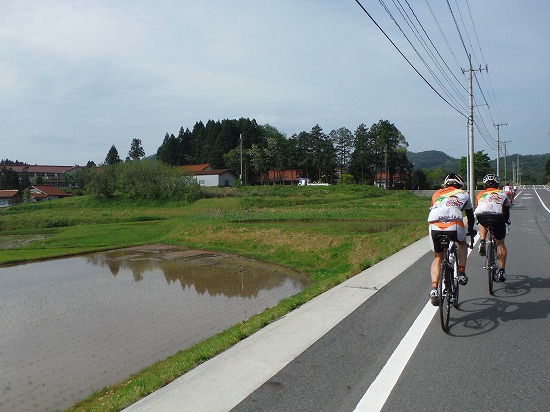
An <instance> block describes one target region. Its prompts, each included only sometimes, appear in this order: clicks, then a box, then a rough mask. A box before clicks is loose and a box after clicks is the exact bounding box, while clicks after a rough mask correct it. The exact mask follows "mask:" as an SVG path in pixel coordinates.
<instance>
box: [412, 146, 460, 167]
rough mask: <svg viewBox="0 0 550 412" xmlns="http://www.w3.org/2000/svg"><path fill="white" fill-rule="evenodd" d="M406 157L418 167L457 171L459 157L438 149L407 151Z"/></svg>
mask: <svg viewBox="0 0 550 412" xmlns="http://www.w3.org/2000/svg"><path fill="white" fill-rule="evenodd" d="M407 158H408V159H409V161H410V162H412V163H413V164H414V168H415V169H416V170H419V169H443V170H444V171H445V172H457V171H458V162H459V159H455V158H454V157H451V156H449V155H448V154H446V153H443V152H440V151H438V150H427V151H424V152H418V153H414V152H407Z"/></svg>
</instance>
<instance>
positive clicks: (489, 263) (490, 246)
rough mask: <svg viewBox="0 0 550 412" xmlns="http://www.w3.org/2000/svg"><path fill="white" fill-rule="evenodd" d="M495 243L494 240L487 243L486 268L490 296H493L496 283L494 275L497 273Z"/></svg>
mask: <svg viewBox="0 0 550 412" xmlns="http://www.w3.org/2000/svg"><path fill="white" fill-rule="evenodd" d="M494 247H495V245H494V243H493V241H492V240H490V241H488V242H487V250H486V251H485V253H486V256H485V267H486V268H487V278H488V280H489V294H491V295H493V294H494V292H493V283H494V273H495V253H494Z"/></svg>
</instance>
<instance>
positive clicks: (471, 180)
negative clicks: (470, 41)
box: [462, 55, 487, 201]
mask: <svg viewBox="0 0 550 412" xmlns="http://www.w3.org/2000/svg"><path fill="white" fill-rule="evenodd" d="M468 63H469V66H470V67H469V69H468V70H467V71H468V72H469V81H470V117H469V118H468V124H469V126H470V135H469V139H468V149H469V153H468V192H469V194H470V198H471V199H472V201H474V199H475V198H476V196H475V195H476V189H475V186H476V182H475V171H474V93H473V83H472V78H473V73H474V71H479V72H481V71H482V70H485V71H487V66H485V69H482V68H481V66H479V69H475V70H474V69H472V56H471V55H468ZM464 73H466V70H464V69H462V74H464Z"/></svg>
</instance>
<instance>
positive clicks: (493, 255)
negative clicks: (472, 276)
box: [483, 225, 499, 295]
mask: <svg viewBox="0 0 550 412" xmlns="http://www.w3.org/2000/svg"><path fill="white" fill-rule="evenodd" d="M485 228H486V229H487V237H486V239H485V266H483V268H484V269H487V279H488V281H489V294H491V295H494V292H493V283H494V281H495V280H496V277H497V273H498V270H499V267H498V266H499V264H498V258H497V242H496V240H495V234H494V228H493V225H487V226H486V227H485Z"/></svg>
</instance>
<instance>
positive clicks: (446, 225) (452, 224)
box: [430, 220, 464, 229]
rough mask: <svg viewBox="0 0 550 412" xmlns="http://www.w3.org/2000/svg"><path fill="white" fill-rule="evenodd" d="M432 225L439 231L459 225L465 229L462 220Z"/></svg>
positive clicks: (433, 223)
mask: <svg viewBox="0 0 550 412" xmlns="http://www.w3.org/2000/svg"><path fill="white" fill-rule="evenodd" d="M430 224H431V225H434V226H437V227H438V228H439V229H448V228H450V227H451V226H454V225H458V226H460V227H464V222H463V221H461V220H457V221H456V222H445V223H442V222H432V223H430Z"/></svg>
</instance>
